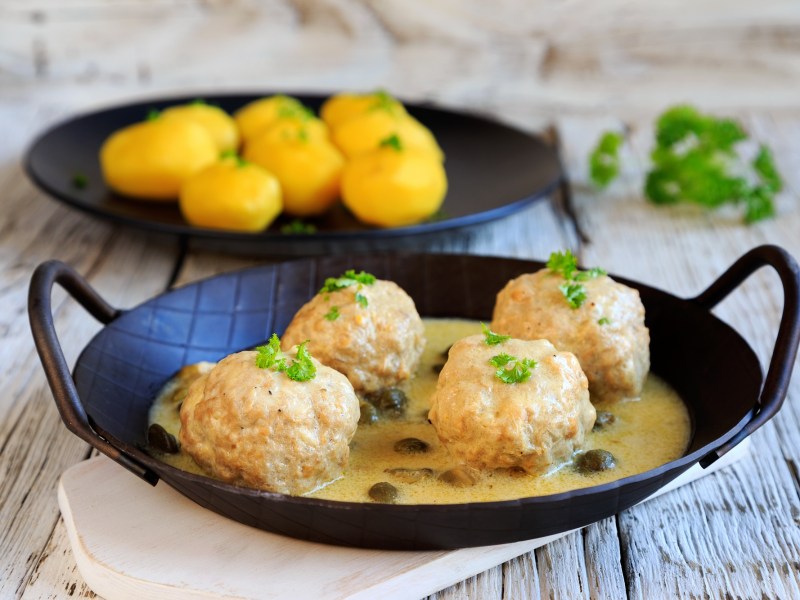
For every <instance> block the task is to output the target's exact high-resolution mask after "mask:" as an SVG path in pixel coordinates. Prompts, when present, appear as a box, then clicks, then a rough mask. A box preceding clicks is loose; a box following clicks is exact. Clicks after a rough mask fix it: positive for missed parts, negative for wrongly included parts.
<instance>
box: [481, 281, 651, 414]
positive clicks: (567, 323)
mask: <svg viewBox="0 0 800 600" xmlns="http://www.w3.org/2000/svg"><path fill="white" fill-rule="evenodd" d="M563 285H564V279H563V277H561V276H560V275H559V274H556V273H553V272H552V271H550V270H548V269H542V270H541V271H538V272H536V273H532V274H526V275H521V276H520V277H517V278H516V279H513V280H511V281H509V282H508V284H507V285H506V286H505V287H504V288H503V289H502V290H501V291H500V293H499V294H497V302H496V303H495V306H494V317H493V319H492V329H493V330H494V331H497V332H498V333H504V334H508V335H511V336H513V337H515V338H520V339H526V340H535V339H547V340H550V341H551V342H552V343H553V344H555V346H556V348H558V349H559V350H565V351H568V352H572V353H573V354H575V356H577V357H578V360H579V361H580V364H581V367H582V368H583V371H584V373H586V377H587V378H588V379H589V390H590V392H591V394H592V399H593V400H617V399H620V398H633V397H637V396H639V395H640V394H641V391H642V386H643V385H644V380H645V378H646V376H647V372H648V371H649V370H650V332H649V331H648V329H647V327H645V324H644V306H643V305H642V301H641V299H640V298H639V292H638V291H637V290H634V289H632V288H629V287H627V286H625V285H622V284H621V283H617V282H616V281H614V280H613V279H611V278H610V277H608V276H607V275H599V276H597V277H594V278H587V279H586V280H582V281H581V283H580V285H582V286H583V288H584V291H585V300H583V302H582V303H581V304H580V305H579V306H578V307H577V308H573V307H572V306H571V305H570V303H569V302H568V301H567V299H566V297H565V294H564V291H563V290H562V289H561V288H560V286H563Z"/></svg>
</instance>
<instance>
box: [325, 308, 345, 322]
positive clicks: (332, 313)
mask: <svg viewBox="0 0 800 600" xmlns="http://www.w3.org/2000/svg"><path fill="white" fill-rule="evenodd" d="M341 316H342V314H341V313H340V312H339V307H338V306H332V307H331V309H330V310H329V311H328V312H327V313H325V318H326V319H327V320H328V321H335V320H336V319H338V318H339V317H341Z"/></svg>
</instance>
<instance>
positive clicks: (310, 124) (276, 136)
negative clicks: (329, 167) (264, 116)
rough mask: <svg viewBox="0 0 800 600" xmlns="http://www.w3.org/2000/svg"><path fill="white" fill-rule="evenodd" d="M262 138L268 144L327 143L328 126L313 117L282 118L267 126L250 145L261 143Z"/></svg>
mask: <svg viewBox="0 0 800 600" xmlns="http://www.w3.org/2000/svg"><path fill="white" fill-rule="evenodd" d="M262 138H264V139H266V140H269V141H270V142H281V141H285V140H291V139H297V140H307V141H309V142H319V141H328V140H329V139H330V138H329V136H328V126H327V125H325V123H324V122H322V121H320V120H319V119H317V118H315V117H283V118H279V119H277V120H276V121H274V122H273V123H272V124H271V125H268V126H267V128H266V129H264V130H263V131H262V132H261V133H260V134H259V135H257V136H256V137H255V138H254V139H253V140H251V142H250V143H263V141H260V142H259V141H258V140H261V139H262Z"/></svg>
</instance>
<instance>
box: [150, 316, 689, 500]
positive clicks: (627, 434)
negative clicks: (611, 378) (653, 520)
mask: <svg viewBox="0 0 800 600" xmlns="http://www.w3.org/2000/svg"><path fill="white" fill-rule="evenodd" d="M480 331H481V327H480V324H479V323H477V322H474V321H464V320H455V319H441V320H440V319H426V320H425V335H426V337H427V340H428V344H427V347H426V349H425V352H424V354H423V357H422V361H421V364H420V367H419V369H418V370H417V374H416V376H415V377H414V378H413V379H412V380H410V381H408V382H406V383H405V384H404V385H403V386H402V388H403V390H404V391H405V392H406V395H407V396H408V405H407V410H406V416H405V418H404V419H401V420H380V421H379V422H377V423H373V424H362V425H359V427H358V430H357V431H356V434H355V437H354V438H353V441H352V442H351V444H350V448H351V453H350V463H349V465H348V467H347V470H346V471H345V474H344V476H343V477H340V478H339V479H337V480H336V481H334V482H332V483H330V484H328V485H327V486H325V487H323V488H321V489H318V490H315V491H314V492H311V493H309V494H307V495H308V496H310V497H314V498H326V499H331V500H347V501H353V502H370V501H371V500H370V498H369V495H368V491H369V489H370V487H371V486H372V485H373V484H375V483H377V482H381V481H386V482H389V483H391V484H392V485H394V486H395V487H396V488H397V489H398V492H399V495H398V499H397V502H398V503H404V504H423V503H424V504H452V503H461V502H485V501H496V500H510V499H515V498H524V497H527V496H540V495H546V494H555V493H559V492H564V491H568V490H572V489H577V488H582V487H587V486H591V485H598V484H601V483H606V482H608V481H613V480H615V479H621V478H623V477H628V476H630V475H634V474H637V473H642V472H644V471H648V470H650V469H652V468H655V467H657V466H659V465H662V464H664V463H666V462H669V461H671V460H674V459H675V458H678V457H680V456H681V455H682V454H683V452H684V451H685V449H686V447H687V445H688V443H689V436H690V430H691V427H690V419H689V413H688V411H687V409H686V406H685V405H684V404H683V402H682V401H681V399H680V397H679V396H678V395H677V393H676V392H675V391H674V390H673V389H672V388H670V387H669V385H667V384H666V383H665V382H664V381H662V380H661V379H659V378H658V377H656V376H655V375H652V374H650V375H649V376H648V378H647V381H646V383H645V386H644V390H643V392H642V396H641V398H640V399H634V400H626V401H621V402H614V403H606V404H602V403H598V404H596V405H595V407H596V408H597V410H598V411H608V412H611V413H612V414H613V415H614V416H615V421H614V422H613V423H612V424H611V425H608V426H607V427H606V428H604V429H602V430H599V431H596V432H592V433H590V434H589V435H588V436H587V439H586V445H585V448H584V450H590V449H603V450H608V451H609V452H611V453H612V454H613V455H614V457H615V459H616V467H615V468H613V469H610V470H607V471H602V472H598V473H592V474H589V475H586V474H582V473H578V472H577V471H576V470H575V469H574V468H573V466H572V464H565V465H562V466H561V467H560V468H557V469H554V470H552V471H550V472H549V473H546V474H544V475H528V474H524V473H519V472H515V471H509V470H505V469H498V470H495V471H487V472H483V473H479V474H477V482H476V483H475V485H472V486H468V487H454V486H452V485H450V484H448V483H445V482H443V481H440V480H438V479H437V475H438V474H440V473H442V472H444V471H446V470H448V469H450V468H453V467H455V466H457V464H456V463H455V462H454V461H453V460H452V459H451V458H450V456H449V455H448V453H447V450H446V449H445V448H444V447H443V446H442V445H441V444H439V440H438V438H437V437H436V431H435V430H434V428H433V426H431V425H430V424H429V423H428V420H427V413H428V408H429V398H430V396H431V394H432V393H433V391H434V389H435V388H436V381H437V373H436V371H435V370H434V366H435V365H440V364H442V363H443V362H444V355H443V353H444V352H445V351H446V350H447V348H449V347H450V345H451V344H452V343H453V342H454V341H456V340H458V339H461V338H462V337H466V336H468V335H472V334H474V333H480ZM185 386H186V384H185V383H183V384H180V383H179V382H176V381H174V380H173V381H172V382H170V383H169V384H167V386H166V387H165V388H164V390H162V392H161V394H160V395H159V398H158V399H157V400H156V402H155V403H154V405H153V407H152V408H151V411H150V422H151V423H159V424H161V425H162V426H163V427H164V428H165V429H166V430H167V431H168V432H170V433H172V434H173V435H175V436H176V437H177V435H178V431H179V429H180V420H179V419H178V409H177V406H178V403H179V401H180V399H181V397H182V393H181V391H180V389H178V388H180V387H185ZM183 393H185V392H183ZM409 437H413V438H418V439H420V440H422V441H424V442H427V443H428V444H429V450H428V452H426V453H422V454H410V455H406V454H399V453H398V452H396V451H395V450H394V444H395V442H397V441H398V440H401V439H403V438H409ZM154 454H156V455H157V456H158V458H159V459H161V460H163V461H164V462H166V463H168V464H171V465H173V466H175V467H178V468H180V469H184V470H186V471H190V472H193V473H200V474H204V473H203V472H202V470H201V469H200V468H199V467H198V466H197V465H196V464H195V463H194V461H193V460H192V459H191V457H189V456H188V455H186V454H184V453H183V452H180V453H178V454H174V455H168V454H159V453H154ZM398 467H399V468H407V469H430V470H431V471H432V472H433V475H432V476H427V477H422V478H421V479H419V480H417V481H415V482H413V483H409V482H407V481H404V480H403V479H401V478H400V477H398V476H395V475H393V474H390V473H387V472H386V470H387V469H392V468H398Z"/></svg>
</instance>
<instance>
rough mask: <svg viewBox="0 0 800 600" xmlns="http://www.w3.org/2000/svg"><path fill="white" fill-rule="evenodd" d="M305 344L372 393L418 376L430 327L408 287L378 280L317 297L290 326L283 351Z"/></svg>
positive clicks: (356, 385) (308, 303) (322, 359)
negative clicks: (423, 318) (426, 335)
mask: <svg viewBox="0 0 800 600" xmlns="http://www.w3.org/2000/svg"><path fill="white" fill-rule="evenodd" d="M305 340H309V344H308V349H309V350H310V351H311V353H312V354H313V355H314V356H315V357H316V358H317V359H319V361H320V362H321V363H322V364H324V365H328V366H329V367H332V368H334V369H336V370H337V371H339V372H340V373H344V374H345V375H346V376H347V378H348V379H349V380H350V383H352V384H353V387H354V388H355V389H356V390H357V391H360V392H364V393H367V392H373V391H377V390H379V389H381V388H385V387H389V386H393V385H397V384H398V383H400V382H401V381H404V380H406V379H408V378H409V377H410V376H411V375H413V374H414V371H415V370H416V368H417V365H418V364H419V359H420V356H421V355H422V351H423V349H424V348H425V328H424V326H423V324H422V319H420V316H419V314H418V313H417V308H416V306H414V301H413V300H412V299H411V297H410V296H409V295H408V294H406V293H405V291H403V289H402V288H400V287H399V286H398V285H397V284H395V283H394V282H392V281H382V280H375V281H374V283H371V284H369V285H363V286H359V285H351V286H349V287H345V288H342V289H339V290H336V291H331V292H326V291H322V292H320V293H319V294H317V295H316V296H314V297H313V298H312V299H311V300H310V301H309V302H307V303H306V304H305V305H304V306H303V307H302V308H301V309H300V310H299V311H297V314H295V316H294V318H293V319H292V322H291V323H289V326H288V327H287V328H286V332H285V333H284V334H283V346H284V347H285V348H286V347H290V346H292V345H295V344H300V343H302V342H303V341H305Z"/></svg>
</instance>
